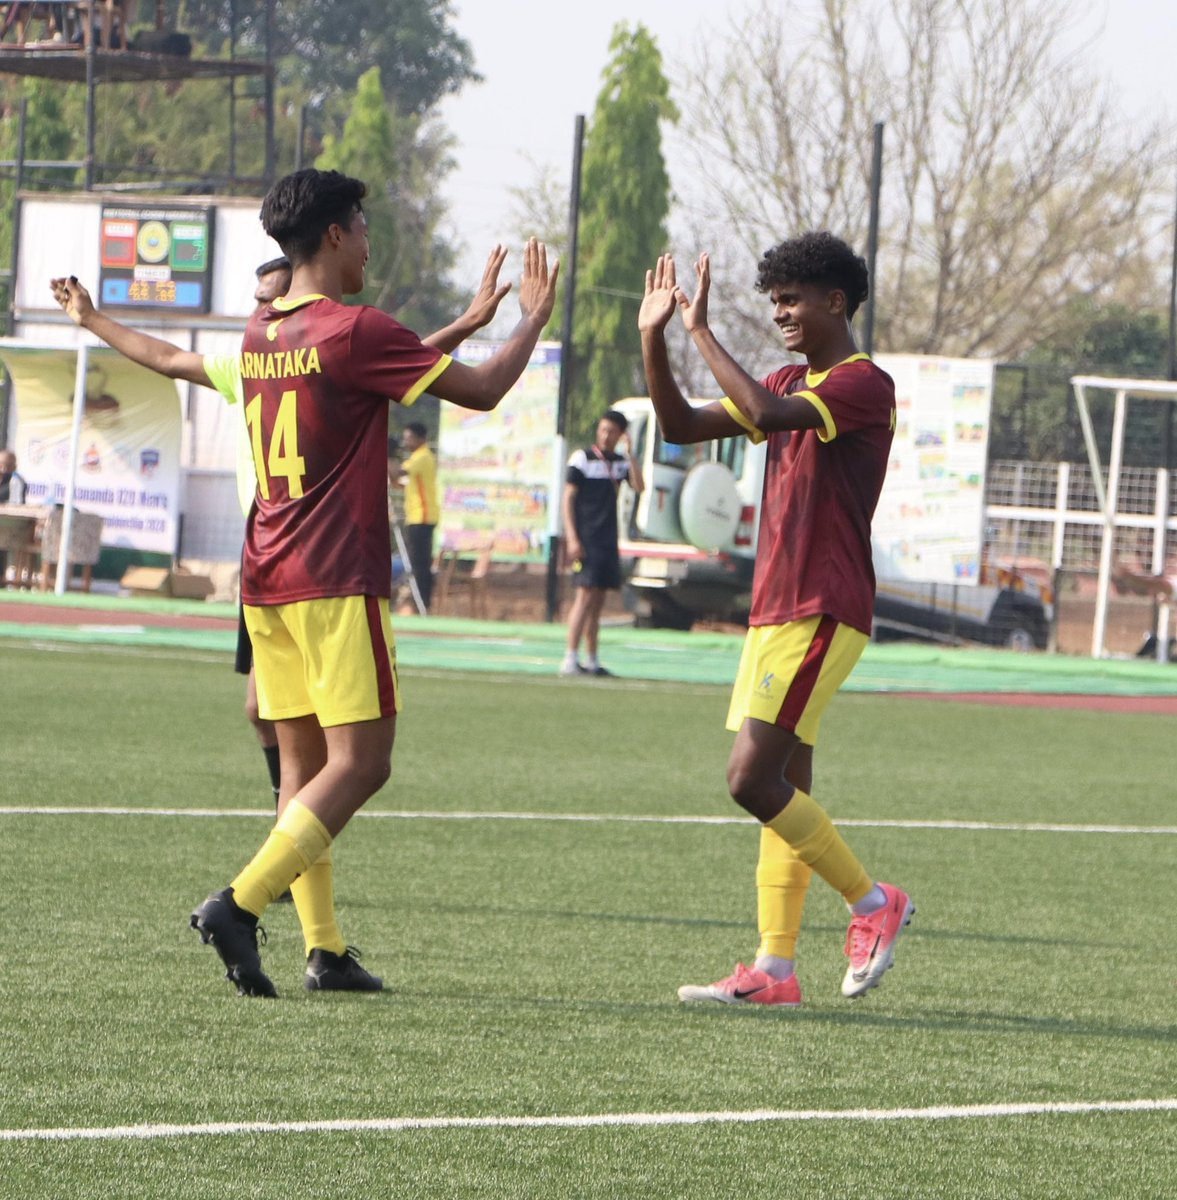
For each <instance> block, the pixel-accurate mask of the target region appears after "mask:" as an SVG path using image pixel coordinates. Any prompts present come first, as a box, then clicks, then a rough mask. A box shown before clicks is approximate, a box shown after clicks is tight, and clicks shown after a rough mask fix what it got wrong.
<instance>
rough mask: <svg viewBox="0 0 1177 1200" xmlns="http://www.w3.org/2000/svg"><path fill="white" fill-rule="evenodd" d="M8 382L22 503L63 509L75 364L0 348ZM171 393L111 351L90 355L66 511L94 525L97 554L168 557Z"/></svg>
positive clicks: (175, 415)
mask: <svg viewBox="0 0 1177 1200" xmlns="http://www.w3.org/2000/svg"><path fill="white" fill-rule="evenodd" d="M0 359H2V360H3V362H4V366H5V367H6V368H7V369H8V373H9V375H10V376H11V377H12V384H13V401H14V409H15V413H16V435H15V437H14V439H13V449H14V450H15V451H16V457H17V461H18V463H19V470H20V473H21V474H22V475H23V476H24V477H25V479H26V480H27V481H28V485H29V487H28V496H27V503H29V504H34V505H49V504H63V503H64V502H65V497H66V489H67V486H68V482H69V477H70V466H71V464H70V462H69V444H70V430H71V426H72V422H73V396H74V376H75V373H76V369H77V354H76V353H75V352H74V351H72V350H62V349H53V350H49V349H33V348H30V349H24V348H19V349H18V348H15V347H11V346H4V347H2V348H0ZM180 433H181V420H180V402H179V396H178V394H177V392H176V385H175V384H174V383H173V382H172V381H171V380H170V379H165V378H163V377H162V376H160V375H156V374H155V373H154V372H153V371H148V370H146V369H145V368H144V367H140V366H136V365H135V364H134V363H131V362H128V361H127V360H126V359H125V358H123V357H122V356H121V355H119V354H117V353H116V352H115V351H113V350H106V349H91V350H90V352H89V370H88V371H87V376H86V400H85V409H84V412H83V415H82V425H81V441H80V443H79V449H78V455H79V462H78V464H77V471H76V479H77V485H76V486H77V495H76V505H77V507H78V509H79V510H80V511H83V512H93V513H100V514H101V515H102V517H103V528H102V544H103V545H104V546H126V547H130V548H132V549H135V550H149V551H156V552H159V553H163V554H173V553H174V552H175V549H176V543H177V536H178V532H179V525H178V522H179V515H180Z"/></svg>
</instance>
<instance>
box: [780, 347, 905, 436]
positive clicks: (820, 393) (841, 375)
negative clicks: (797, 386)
mask: <svg viewBox="0 0 1177 1200" xmlns="http://www.w3.org/2000/svg"><path fill="white" fill-rule="evenodd" d="M798 394H799V395H802V396H805V397H806V398H807V399H808V400H810V401H811V402H812V403H813V404H815V405H816V406H817V409H818V411H819V412H820V413H821V415H822V422H823V426H824V427H823V428H821V429H819V430H818V432H817V436H818V437H819V438H820V439H821V440H822V441H823V442H832V441H833V440H834V438H836V437H839V436H840V435H842V434H847V433H854V432H855V431H857V430H860V429H879V428H882V429H894V428H895V388H894V386H893V385H892V384H891V380H890V376H888V375H887V374H885V373H884V372H883V371H880V370H879V369H878V368H877V367H876V366H875V365H874V364H873V363H871V362H868V361H866V360H859V361H857V362H850V363H843V364H841V365H839V366H837V367H834V369H833V370H831V371H829V372H828V373H827V374H826V376H825V378H824V379H822V380H821V381H820V382H819V383H814V384H811V385H810V386H809V387H807V388H805V389H804V390H803V391H801V392H799V393H798Z"/></svg>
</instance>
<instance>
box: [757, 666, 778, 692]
mask: <svg viewBox="0 0 1177 1200" xmlns="http://www.w3.org/2000/svg"><path fill="white" fill-rule="evenodd" d="M775 678H776V672H775V671H768V672H767V673H766V674H765V676H764V678H763V679H762V680H761V681H760V686H759V687H758V688H757V689H756V690H757V691H758V692H765V693H767V692H770V691H772V681H773V680H774V679H775Z"/></svg>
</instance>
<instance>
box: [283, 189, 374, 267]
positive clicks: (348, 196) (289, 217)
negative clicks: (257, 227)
mask: <svg viewBox="0 0 1177 1200" xmlns="http://www.w3.org/2000/svg"><path fill="white" fill-rule="evenodd" d="M367 194H368V185H367V184H366V183H364V182H362V181H361V180H359V179H352V178H351V176H350V175H344V174H342V173H341V172H339V171H317V170H315V169H314V168H313V167H308V168H306V169H305V170H302V171H295V172H294V173H293V174H291V175H286V176H283V178H281V179H279V180H278V182H277V183H276V184H274V186H273V187H272V188H270V190H269V191H268V192H267V193H266V198H265V199H264V200H263V201H262V213H261V216H262V228H264V229H265V231H266V233H268V234H269V235H270V237H272V238H273V239H274V241H276V242H277V243H278V245H279V246H281V247H282V251H283V253H284V254H285V255H286V257H287V258H288V259H289V260H290V262H291V263H300V262H306V261H307V259H310V258H313V257H314V256H315V254H316V253H318V250H319V246H320V245H321V244H322V241H323V234H325V233H326V232H327V230H328V229H329V228H330V227H331V226H332V225H338V226H340V227H341V228H342V229H350V228H351V223H352V218H353V217H354V216H355V215H356V213H358V212H362V211H363V209H362V208H361V206H360V201H361V200H363V198H364V197H365V196H366V195H367Z"/></svg>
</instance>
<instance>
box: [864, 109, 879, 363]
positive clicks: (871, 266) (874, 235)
mask: <svg viewBox="0 0 1177 1200" xmlns="http://www.w3.org/2000/svg"><path fill="white" fill-rule="evenodd" d="M882 192H883V122H882V121H876V122H875V140H874V150H873V152H872V154H871V165H870V229H869V231H868V233H867V238H866V268H867V271H868V273H869V277H870V295H869V296H867V298H866V312H865V313H864V314H863V318H862V348H863V350H865V351H866V353H867V354H870V353H871V352H872V351H873V349H874V344H875V298H876V297H877V296H878V288H877V287H876V286H875V259H876V258H877V257H878V251H879V198H880V197H881V195H882Z"/></svg>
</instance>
